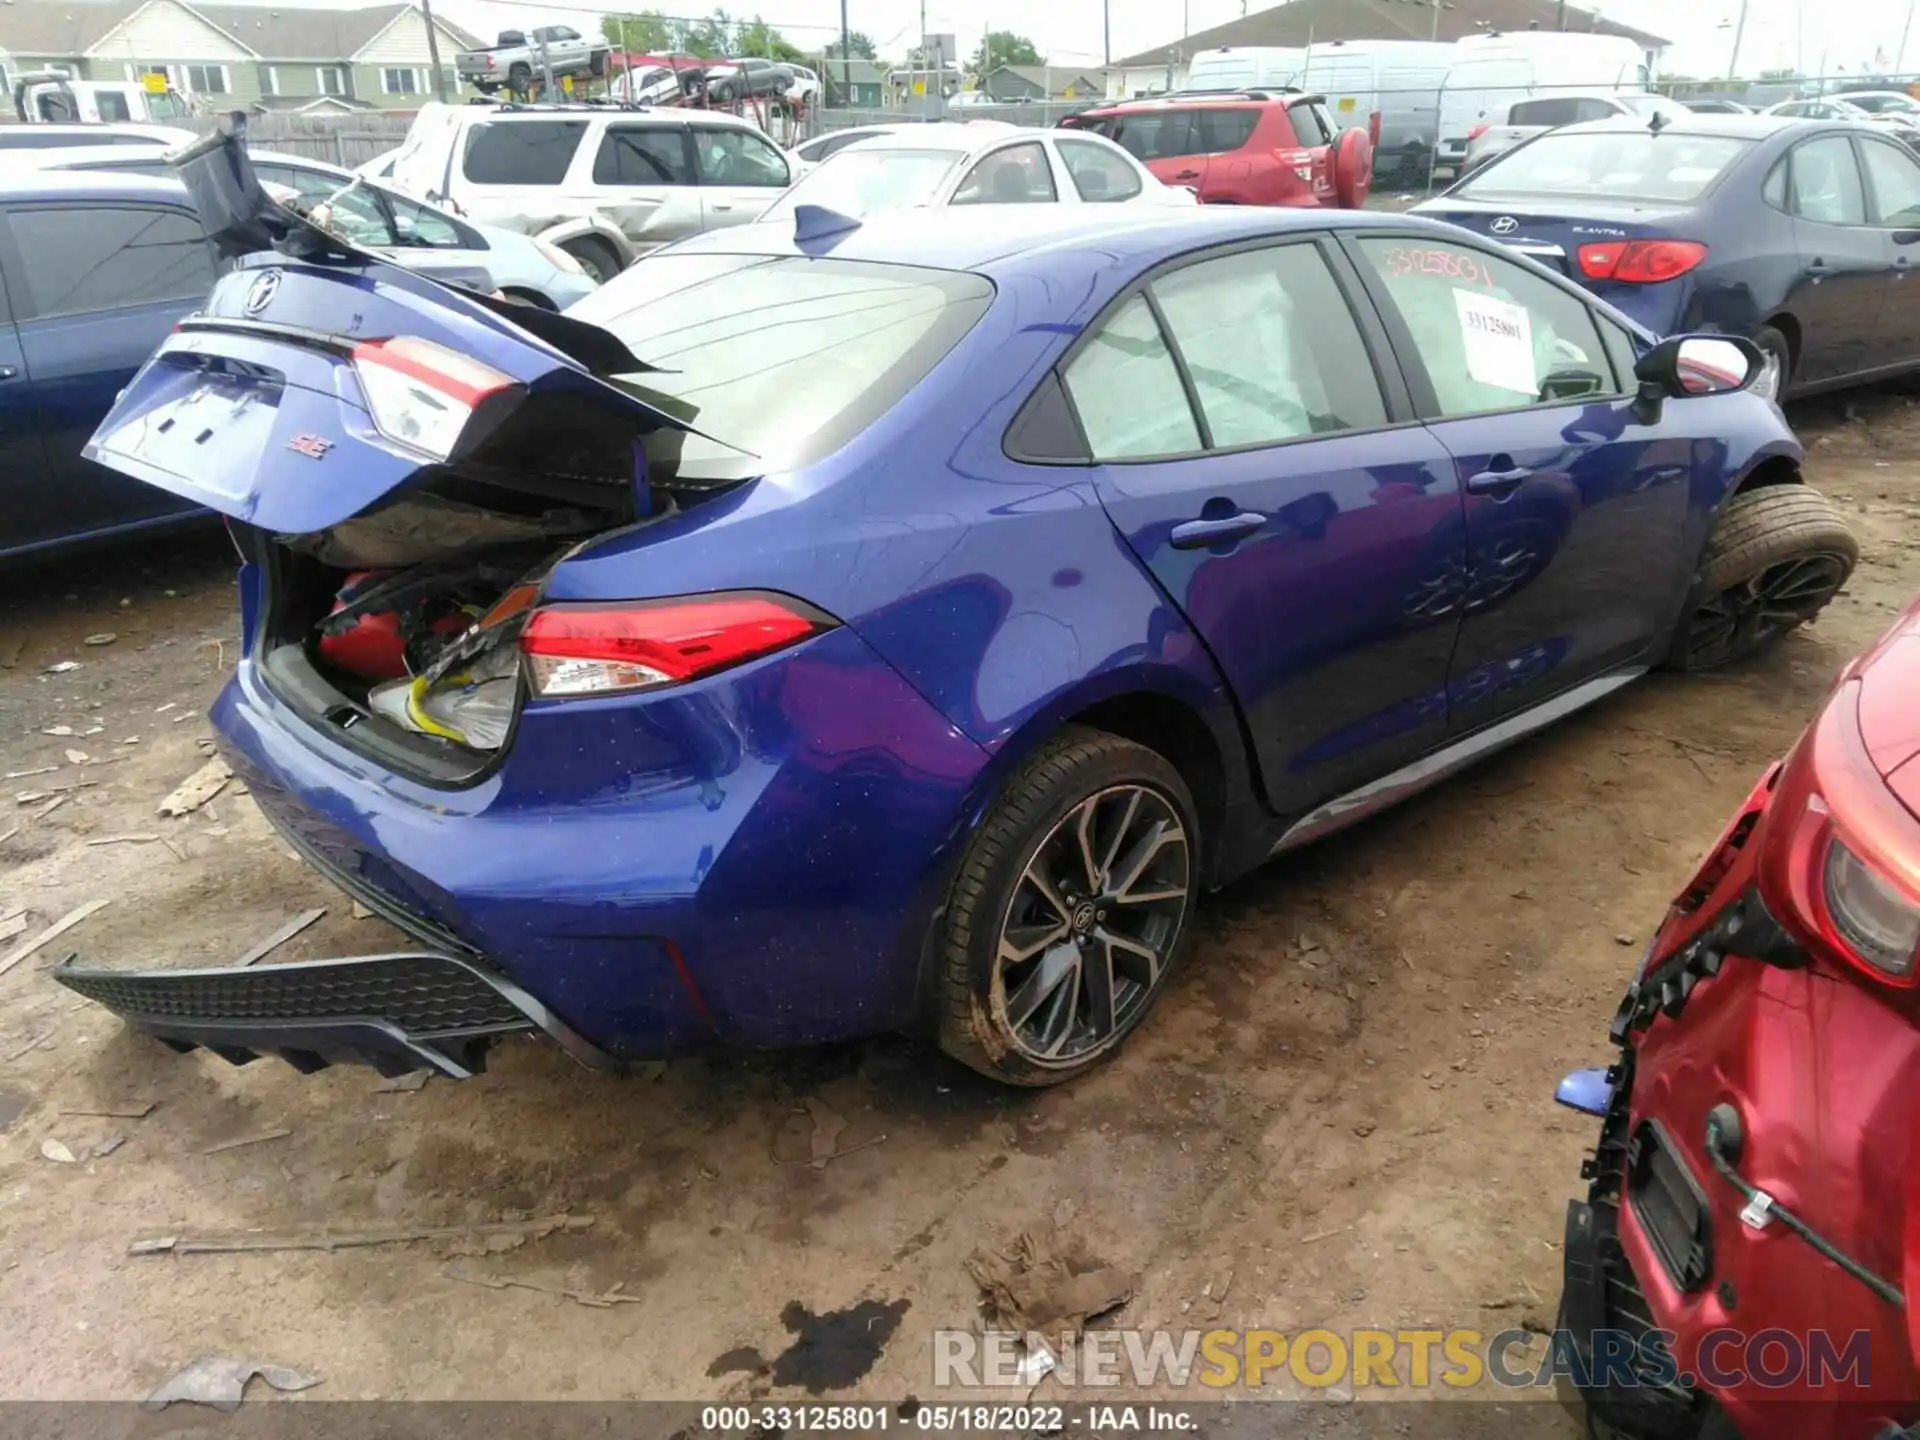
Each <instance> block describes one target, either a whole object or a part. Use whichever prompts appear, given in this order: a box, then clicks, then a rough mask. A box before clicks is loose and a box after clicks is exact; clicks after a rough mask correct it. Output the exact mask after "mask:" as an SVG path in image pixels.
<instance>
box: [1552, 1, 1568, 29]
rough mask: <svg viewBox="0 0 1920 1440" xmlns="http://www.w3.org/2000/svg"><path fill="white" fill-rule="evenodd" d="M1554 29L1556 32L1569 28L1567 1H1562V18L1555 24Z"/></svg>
mask: <svg viewBox="0 0 1920 1440" xmlns="http://www.w3.org/2000/svg"><path fill="white" fill-rule="evenodd" d="M1553 28H1554V29H1556V30H1564V29H1566V28H1567V0H1560V18H1559V20H1557V21H1556V22H1555V23H1554V27H1553Z"/></svg>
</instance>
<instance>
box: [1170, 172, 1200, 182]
mask: <svg viewBox="0 0 1920 1440" xmlns="http://www.w3.org/2000/svg"><path fill="white" fill-rule="evenodd" d="M1173 178H1174V179H1176V180H1198V179H1199V178H1200V172H1199V171H1198V170H1182V171H1181V172H1180V173H1179V174H1178V175H1176V176H1174V177H1173Z"/></svg>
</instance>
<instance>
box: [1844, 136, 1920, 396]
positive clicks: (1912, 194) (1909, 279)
mask: <svg viewBox="0 0 1920 1440" xmlns="http://www.w3.org/2000/svg"><path fill="white" fill-rule="evenodd" d="M1859 145H1860V159H1861V162H1862V168H1863V169H1864V171H1865V173H1866V177H1867V214H1868V218H1869V219H1871V220H1872V221H1873V223H1874V225H1875V226H1876V227H1877V228H1878V229H1879V230H1880V232H1881V233H1882V234H1883V235H1885V236H1886V242H1887V246H1888V248H1889V249H1890V250H1891V251H1892V253H1893V264H1892V267H1891V268H1890V271H1889V274H1890V276H1891V278H1890V279H1889V280H1888V281H1887V289H1886V296H1885V298H1884V299H1883V300H1882V301H1881V303H1880V320H1879V323H1878V325H1876V326H1875V328H1874V332H1873V340H1872V343H1871V344H1870V346H1869V347H1868V353H1867V368H1869V369H1872V370H1881V369H1886V368H1888V367H1891V366H1895V365H1920V160H1915V159H1914V157H1913V152H1912V151H1910V150H1907V149H1905V148H1904V147H1902V146H1899V145H1896V144H1894V143H1893V142H1892V141H1891V140H1880V139H1876V138H1873V137H1870V136H1865V135H1863V136H1861V137H1860V139H1859Z"/></svg>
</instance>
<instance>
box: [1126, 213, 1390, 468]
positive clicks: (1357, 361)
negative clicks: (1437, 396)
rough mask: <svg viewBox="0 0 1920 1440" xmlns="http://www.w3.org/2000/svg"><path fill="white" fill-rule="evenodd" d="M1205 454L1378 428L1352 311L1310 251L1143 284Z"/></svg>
mask: <svg viewBox="0 0 1920 1440" xmlns="http://www.w3.org/2000/svg"><path fill="white" fill-rule="evenodd" d="M1153 294H1154V298H1155V299H1156V300H1158V301H1159V302H1160V310H1161V313H1162V314H1164V315H1165V316H1166V319H1167V328H1168V329H1169V330H1170V331H1171V332H1172V334H1173V342H1174V344H1175V345H1177V346H1178V347H1179V350H1180V358H1181V359H1182V361H1184V362H1185V364H1186V367H1187V374H1188V376H1189V377H1190V378H1191V379H1192V381H1193V390H1194V395H1195V397H1196V398H1197V399H1198V400H1199V402H1200V413H1201V415H1202V416H1203V417H1204V418H1205V420H1206V423H1207V439H1208V440H1210V441H1211V443H1212V444H1213V445H1214V446H1215V447H1219V448H1226V447H1232V446H1236V445H1262V444H1273V443H1275V442H1278V441H1281V440H1292V439H1295V438H1297V437H1299V436H1302V435H1318V434H1327V433H1330V432H1332V431H1336V430H1351V429H1355V428H1358V427H1365V426H1373V425H1383V424H1385V423H1386V419H1387V412H1386V402H1385V401H1384V400H1383V399H1382V398H1381V395H1380V386H1379V383H1378V382H1377V381H1376V380H1375V378H1374V373H1373V365H1372V363H1371V362H1370V361H1369V360H1368V358H1367V351H1366V345H1365V342H1364V341H1362V340H1361V338H1360V331H1359V328H1358V327H1357V326H1356V325H1355V323H1354V319H1353V313H1352V311H1350V310H1349V309H1348V308H1347V302H1346V298H1345V296H1343V295H1342V294H1341V293H1340V289H1339V286H1338V285H1337V284H1336V282H1335V281H1334V278H1333V274H1332V272H1331V271H1330V270H1328V268H1327V262H1326V260H1325V259H1324V258H1323V257H1322V256H1321V254H1320V251H1319V248H1318V247H1317V246H1314V245H1310V244H1308V245H1280V246H1275V247H1274V248H1272V249H1264V250H1249V251H1245V252H1243V253H1241V254H1238V255H1228V256H1224V257H1222V258H1221V259H1218V260H1206V261H1202V262H1201V263H1199V264H1197V265H1190V266H1187V267H1186V268H1185V269H1183V270H1177V271H1175V272H1174V273H1173V274H1171V275H1167V276H1164V277H1162V278H1161V279H1158V280H1155V281H1154V282H1153Z"/></svg>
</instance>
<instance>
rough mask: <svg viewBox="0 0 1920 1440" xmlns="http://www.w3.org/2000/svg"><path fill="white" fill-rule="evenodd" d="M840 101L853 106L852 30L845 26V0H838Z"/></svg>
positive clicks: (849, 106)
mask: <svg viewBox="0 0 1920 1440" xmlns="http://www.w3.org/2000/svg"><path fill="white" fill-rule="evenodd" d="M840 103H841V104H842V105H844V106H846V107H847V109H849V110H851V109H852V108H853V32H852V31H851V30H849V29H848V28H847V0H840Z"/></svg>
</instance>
